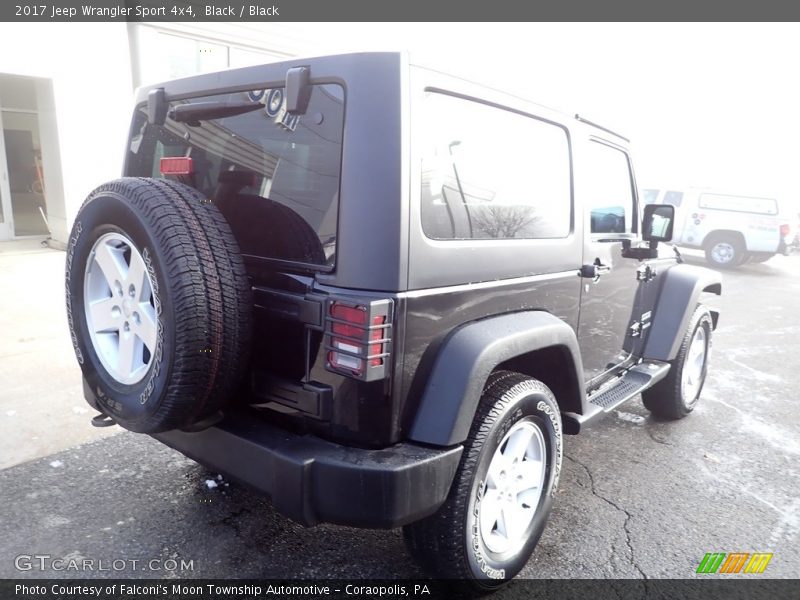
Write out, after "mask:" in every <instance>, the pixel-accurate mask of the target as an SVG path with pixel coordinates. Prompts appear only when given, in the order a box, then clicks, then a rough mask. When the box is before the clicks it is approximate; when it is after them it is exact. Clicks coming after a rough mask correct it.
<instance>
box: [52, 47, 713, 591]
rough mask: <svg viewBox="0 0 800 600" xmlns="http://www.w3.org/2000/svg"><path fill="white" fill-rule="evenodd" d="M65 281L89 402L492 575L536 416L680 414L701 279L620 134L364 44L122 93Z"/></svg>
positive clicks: (524, 486)
mask: <svg viewBox="0 0 800 600" xmlns="http://www.w3.org/2000/svg"><path fill="white" fill-rule="evenodd" d="M124 175H125V176H124V177H123V178H121V179H118V180H116V181H112V182H110V183H107V184H104V185H101V186H100V187H98V188H97V189H96V190H95V191H93V192H92V193H91V195H90V196H89V197H88V199H87V200H86V202H85V203H84V204H83V206H82V208H81V209H80V212H79V213H78V215H77V218H76V220H75V224H74V227H73V229H72V233H71V238H70V240H69V244H68V252H67V266H66V296H67V309H68V314H69V325H70V328H71V333H72V340H73V343H74V346H75V353H76V355H77V358H78V362H79V363H80V366H81V369H82V371H83V378H84V390H85V395H86V398H87V400H88V402H89V404H91V405H92V406H93V407H94V408H96V409H97V410H98V411H100V412H101V413H102V414H101V415H98V417H96V418H95V421H99V424H103V422H105V423H112V422H113V423H118V424H119V425H121V426H122V427H124V428H126V429H129V430H131V431H135V432H140V433H147V434H150V435H152V436H153V437H155V438H156V439H158V440H160V441H162V442H163V443H165V444H167V445H169V446H171V447H172V448H175V449H177V450H179V451H180V452H182V453H184V454H185V455H187V456H189V457H191V458H192V459H194V460H196V461H198V462H199V463H201V464H203V465H206V466H208V467H209V468H211V469H214V470H215V471H218V472H220V473H224V474H226V475H227V476H229V477H231V478H232V479H235V480H238V481H240V482H244V483H246V484H248V485H249V486H251V487H253V488H255V489H256V490H259V491H260V492H262V493H264V494H266V495H268V496H269V497H271V499H272V502H273V504H274V506H275V508H276V509H277V510H279V511H280V512H282V513H284V514H285V515H287V516H289V517H291V518H292V519H294V520H296V521H298V522H300V523H303V524H305V525H314V524H316V523H321V522H329V523H339V524H345V525H352V526H357V527H380V528H392V527H399V526H402V527H403V530H404V534H405V539H406V541H407V544H408V547H409V548H410V550H411V552H412V553H413V554H414V555H415V556H416V557H417V558H418V559H419V560H420V561H421V563H422V564H423V565H424V566H426V567H427V568H428V569H430V570H431V571H432V572H433V573H435V574H436V575H437V576H439V577H444V578H458V579H467V580H470V581H471V582H472V583H473V584H475V585H477V586H478V587H485V588H491V587H495V586H497V585H500V584H501V583H502V582H503V581H505V580H508V579H510V578H512V577H514V576H515V575H516V574H517V573H518V572H519V571H520V569H522V567H523V566H524V565H525V563H526V561H527V560H528V559H529V557H530V555H531V553H532V551H533V548H534V546H535V545H536V543H537V541H538V539H539V537H540V536H541V534H542V530H543V528H544V526H545V522H546V520H547V516H548V513H549V511H550V508H551V503H552V501H553V497H554V494H555V491H556V487H557V485H558V479H559V472H560V469H561V459H562V435H563V434H577V433H578V432H579V431H581V430H582V429H583V428H584V426H585V424H586V423H587V422H589V421H591V420H592V419H593V418H595V417H597V416H599V415H602V414H603V413H607V412H609V411H611V410H612V409H614V408H616V407H617V406H619V405H620V404H621V403H623V402H625V401H627V400H629V399H631V398H634V397H636V396H637V395H638V394H640V393H641V394H642V397H643V399H644V404H645V406H646V407H647V408H648V409H650V410H651V411H652V412H653V413H656V414H658V415H660V416H662V417H667V418H674V419H677V418H680V417H684V416H686V415H687V414H688V413H690V412H691V411H692V409H693V408H694V406H695V403H696V402H697V400H698V397H699V395H700V392H701V390H702V387H703V382H704V379H705V376H706V369H707V360H708V355H709V349H710V343H711V333H712V330H713V329H714V328H715V326H716V323H717V316H718V313H717V312H716V311H713V310H710V309H708V308H706V307H705V306H703V305H702V304H701V303H700V297H701V295H702V294H703V293H704V292H711V293H713V294H719V293H720V292H721V281H720V278H719V275H718V274H717V273H715V272H712V271H708V270H705V269H702V268H699V267H692V266H689V265H685V264H682V261H681V259H680V255H678V253H677V252H676V251H674V249H673V248H670V247H667V246H666V245H665V244H663V243H662V244H661V245H660V246H659V242H660V241H661V242H663V241H668V240H669V239H670V236H671V229H672V220H673V216H674V215H673V207H671V206H668V205H653V206H647V207H645V209H644V211H643V213H640V208H639V203H638V201H637V193H636V185H635V180H634V175H633V170H632V168H631V160H630V157H629V154H628V150H627V141H626V140H625V139H624V138H622V137H620V136H619V135H616V134H614V133H613V132H611V131H608V130H606V129H604V128H602V127H599V126H597V125H594V124H592V123H590V122H588V121H585V120H582V119H580V118H579V117H575V118H572V117H566V116H564V115H562V114H559V113H556V112H553V111H551V110H548V109H545V108H543V107H541V106H538V105H535V104H531V103H528V102H526V101H523V100H520V99H519V98H516V97H512V96H509V95H506V94H503V93H500V92H497V91H495V90H491V89H487V88H484V87H480V86H477V85H474V84H472V83H468V82H466V81H463V80H460V79H456V78H453V77H450V76H447V75H444V74H442V73H439V72H435V71H432V70H427V69H424V68H421V67H418V66H416V65H413V64H411V63H410V61H409V60H408V58H407V57H406V55H404V54H400V53H365V54H352V55H344V56H329V57H322V58H314V59H307V60H290V61H286V62H282V63H275V64H267V65H263V66H255V67H248V68H243V69H236V70H229V71H225V72H221V73H215V74H209V75H198V76H195V77H190V78H186V79H181V80H177V81H171V82H168V83H164V84H163V85H159V86H154V87H150V88H147V89H142V90H140V91H139V93H138V104H137V107H136V109H135V111H134V114H133V120H132V123H131V129H130V138H129V140H128V146H127V155H126V160H125V171H124Z"/></svg>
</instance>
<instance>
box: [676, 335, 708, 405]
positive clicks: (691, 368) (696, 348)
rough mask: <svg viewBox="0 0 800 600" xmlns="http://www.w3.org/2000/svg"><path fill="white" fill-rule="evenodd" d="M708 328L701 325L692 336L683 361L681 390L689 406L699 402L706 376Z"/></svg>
mask: <svg viewBox="0 0 800 600" xmlns="http://www.w3.org/2000/svg"><path fill="white" fill-rule="evenodd" d="M706 340H707V336H706V330H705V329H704V328H703V327H702V326H700V327H698V328H697V329H696V330H695V332H694V335H693V336H692V342H691V343H690V344H689V350H688V351H687V352H686V358H685V359H684V362H683V372H682V374H681V391H682V392H683V399H684V402H686V405H687V406H691V405H692V404H694V403H695V402H697V397H698V396H699V395H700V387H701V386H702V385H703V379H704V377H705V367H706V356H707V355H708V345H707V343H706Z"/></svg>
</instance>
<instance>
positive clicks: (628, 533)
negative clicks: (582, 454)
mask: <svg viewBox="0 0 800 600" xmlns="http://www.w3.org/2000/svg"><path fill="white" fill-rule="evenodd" d="M564 458H566V459H568V460H570V461H571V462H573V463H575V464H576V465H578V466H579V467H581V468H582V469H583V470H584V471H586V475H587V476H588V477H589V489H590V491H591V492H592V495H593V496H596V497H597V498H599V499H600V500H602V501H603V502H605V503H606V504H608V505H609V506H611V507H612V508H614V509H616V510H617V511H619V512H621V513H623V514H624V515H625V522H624V523H623V524H622V528H623V530H624V531H625V544H626V545H627V546H628V554H629V555H630V562H631V566H632V567H633V568H634V569H636V571H637V572H638V573H639V575H641V577H642V579H644V580H647V575H646V574H645V572H644V571H643V570H642V568H641V567H640V566H639V564H638V563H637V562H636V553H635V551H634V549H633V541H632V539H631V531H630V528H629V524H630V521H631V519H632V518H633V515H631V513H629V512H628V511H627V510H626V509H625V508H623V507H622V506H620V505H619V504H617V503H616V502H614V501H613V500H611V499H610V498H606V497H605V496H604V495H602V494H601V493H600V492H598V491H597V485H596V484H595V481H594V475H592V472H591V471H590V470H589V467H587V466H586V465H585V464H583V463H582V462H581V461H579V460H578V459H577V458H573V457H571V456H568V455H566V454H564ZM646 585H647V584H646V583H645V586H646Z"/></svg>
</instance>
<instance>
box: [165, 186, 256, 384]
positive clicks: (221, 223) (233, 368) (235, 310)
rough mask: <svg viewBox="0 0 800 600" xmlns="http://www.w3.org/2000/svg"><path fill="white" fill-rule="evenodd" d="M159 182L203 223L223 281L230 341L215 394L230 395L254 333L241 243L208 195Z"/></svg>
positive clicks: (240, 373) (223, 352)
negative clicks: (240, 249) (240, 248)
mask: <svg viewBox="0 0 800 600" xmlns="http://www.w3.org/2000/svg"><path fill="white" fill-rule="evenodd" d="M156 184H157V185H159V186H160V187H162V189H164V191H165V193H167V194H169V195H171V197H174V198H175V199H176V200H177V199H180V201H182V202H183V203H185V205H186V206H187V207H188V208H189V210H191V211H192V213H193V214H194V215H195V216H196V217H197V218H198V219H199V220H200V221H201V222H202V224H203V226H204V227H203V228H204V231H205V233H206V238H207V241H208V244H209V246H210V249H211V252H212V254H213V257H214V261H213V264H214V266H215V267H216V270H217V271H216V275H217V279H218V280H219V282H220V284H221V289H220V292H221V295H222V308H223V310H222V319H223V331H224V332H225V335H226V343H225V344H224V346H223V348H222V353H221V355H220V371H219V374H218V376H217V378H216V380H215V384H214V390H213V392H212V394H213V395H214V396H216V397H221V398H227V397H229V396H230V395H231V394H232V393H234V392H235V391H236V387H237V386H238V384H239V382H240V381H241V380H242V376H243V374H244V371H245V369H246V367H247V362H246V361H244V360H242V359H241V357H242V356H247V354H248V353H249V349H250V343H251V332H252V310H253V309H252V307H253V301H252V288H251V286H250V281H249V279H248V277H247V271H246V269H245V264H244V260H243V259H242V256H241V253H240V251H239V245H238V243H237V242H236V238H235V237H234V235H233V233H232V232H231V229H230V226H229V225H228V222H227V221H226V219H225V217H224V216H223V215H222V213H221V212H220V211H219V210H218V209H217V208H216V206H214V204H213V203H212V202H211V201H210V200H208V199H207V198H206V196H205V195H203V194H202V193H200V192H199V191H197V190H195V189H194V188H192V187H189V186H187V185H183V184H181V183H178V182H176V181H171V180H166V179H159V180H156Z"/></svg>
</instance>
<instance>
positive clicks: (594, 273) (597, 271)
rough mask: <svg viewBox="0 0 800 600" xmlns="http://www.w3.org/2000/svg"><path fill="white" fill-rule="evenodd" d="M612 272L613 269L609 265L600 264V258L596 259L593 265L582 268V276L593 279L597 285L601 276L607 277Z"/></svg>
mask: <svg viewBox="0 0 800 600" xmlns="http://www.w3.org/2000/svg"><path fill="white" fill-rule="evenodd" d="M610 271H611V267H610V266H609V265H604V264H603V263H602V262H600V259H599V258H596V259H595V261H594V262H593V263H591V264H589V265H582V266H581V270H580V276H581V277H584V278H586V279H592V280H594V282H595V283H597V281H598V280H599V279H600V276H601V275H605V274H606V273H609V272H610Z"/></svg>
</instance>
